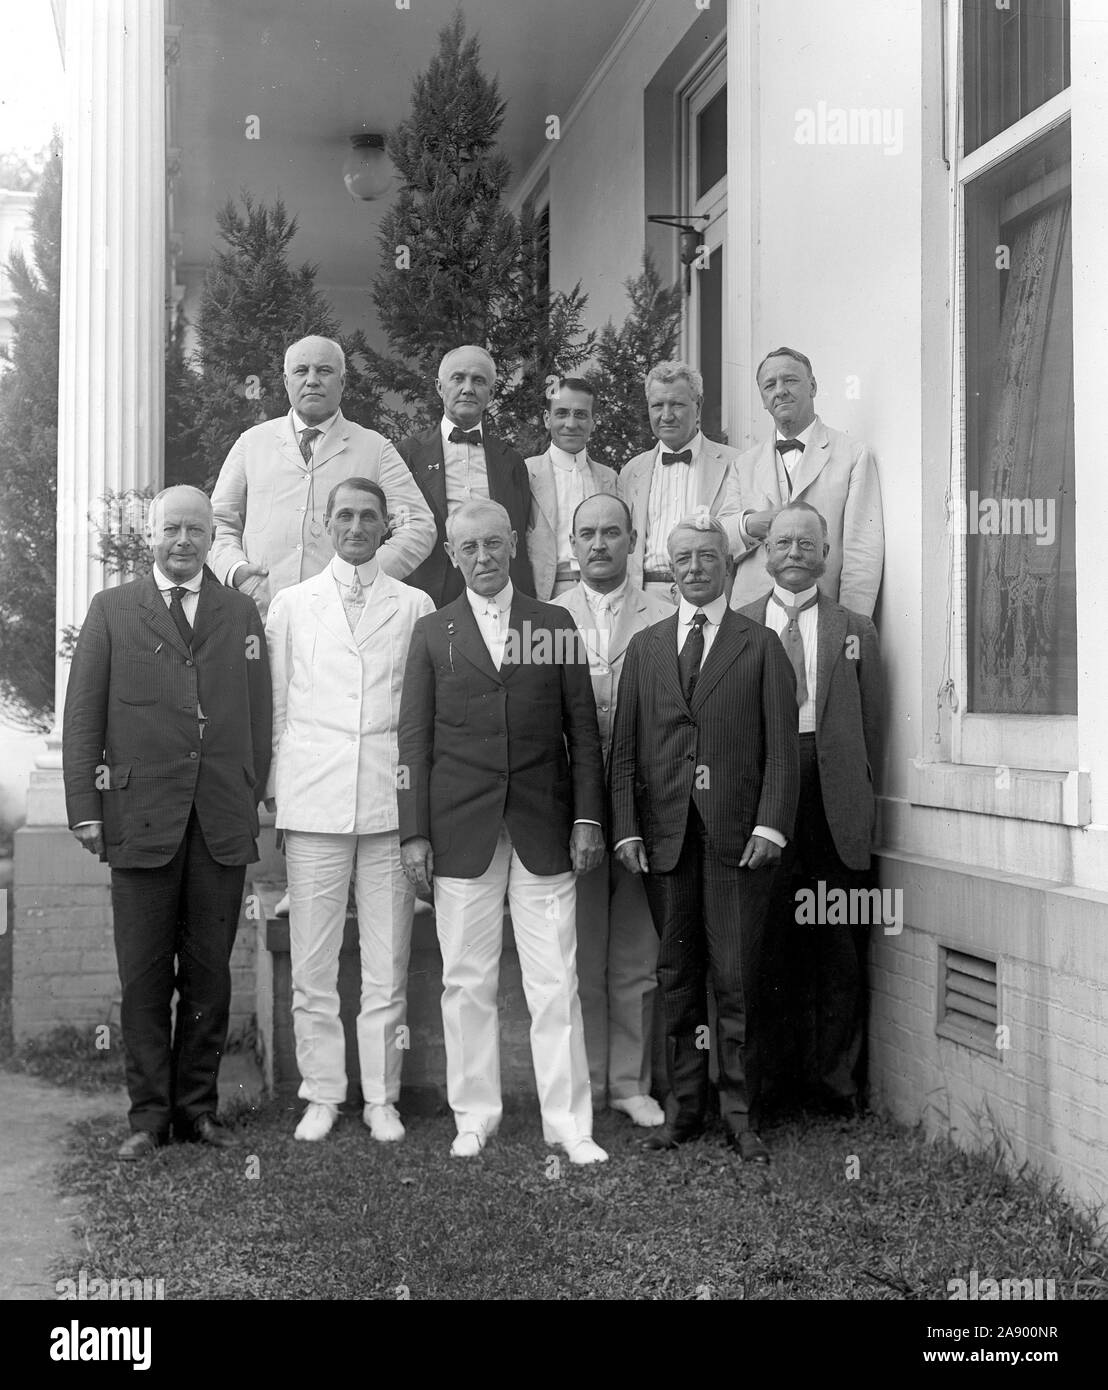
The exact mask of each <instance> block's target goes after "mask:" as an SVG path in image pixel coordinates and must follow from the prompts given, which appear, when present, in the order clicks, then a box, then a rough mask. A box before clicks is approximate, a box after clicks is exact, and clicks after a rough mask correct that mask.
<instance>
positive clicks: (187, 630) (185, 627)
mask: <svg viewBox="0 0 1108 1390" xmlns="http://www.w3.org/2000/svg"><path fill="white" fill-rule="evenodd" d="M188 592H189V591H188V589H184V588H182V587H181V585H180V584H178V585H177V586H176V587H175V588H172V589H170V591H169V616H170V617H171V618H172V619H173V621H174V623H175V624H176V626H177V631H178V632H179V633H180V634H181V637H182V639H183V640H184V643H185V646H186V647H188V648H189V649H190V650H191V649H192V628H191V627H190V626H189V620H188V619H187V618H186V617H185V605H184V604H183V603H182V602H181V600H182V599H183V598H184V596H185V595H186V594H187V593H188Z"/></svg>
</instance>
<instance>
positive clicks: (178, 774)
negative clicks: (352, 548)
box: [62, 568, 272, 1136]
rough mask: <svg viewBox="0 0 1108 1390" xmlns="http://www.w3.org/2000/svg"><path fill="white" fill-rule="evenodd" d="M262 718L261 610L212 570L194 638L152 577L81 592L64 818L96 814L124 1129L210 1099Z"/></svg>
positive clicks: (264, 751) (251, 837)
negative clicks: (108, 877) (106, 877)
mask: <svg viewBox="0 0 1108 1390" xmlns="http://www.w3.org/2000/svg"><path fill="white" fill-rule="evenodd" d="M198 709H202V710H203V712H204V715H205V718H206V721H207V722H206V724H205V726H204V730H203V737H201V731H200V724H199V720H198ZM271 719H272V696H271V691H270V680H269V659H268V655H267V652H266V645H265V633H264V631H263V629H262V625H261V619H260V618H259V617H258V610H257V608H256V607H255V605H254V603H253V601H252V600H251V599H249V598H247V597H246V595H245V594H240V593H238V592H236V591H235V590H232V589H225V588H224V587H223V585H221V584H220V583H219V581H218V580H217V579H216V577H215V575H214V574H212V572H211V570H209V569H207V568H205V570H204V579H203V583H202V585H201V588H200V593H199V597H198V600H197V606H196V613H195V621H194V623H193V640H192V645H191V650H190V648H189V647H188V646H186V644H185V641H184V639H183V638H182V636H181V635H180V633H179V632H178V631H177V628H176V627H175V625H174V623H173V619H172V617H171V616H170V613H169V610H168V608H167V607H166V603H165V600H164V599H163V598H162V597H161V595H160V594H159V593H158V589H157V585H156V584H155V582H154V579H153V578H152V577H151V576H147V577H146V578H143V579H136V580H134V581H133V582H131V583H129V584H124V585H122V586H121V587H120V588H115V589H106V590H104V592H103V593H99V594H97V595H96V596H95V597H94V598H93V600H92V604H91V606H90V608H89V612H88V616H87V617H86V619H85V622H84V624H83V626H82V628H81V635H80V637H79V638H78V641H77V649H76V651H75V653H74V656H73V666H72V670H71V672H70V677H69V685H68V688H67V692H66V701H65V717H64V720H63V724H62V761H63V768H64V777H65V792H66V808H67V812H68V816H69V823H70V825H77V824H80V823H81V822H82V821H93V820H99V821H102V822H103V827H104V842H105V847H106V852H107V859H108V862H109V864H110V865H111V869H112V910H113V918H114V928H115V944H116V956H117V959H118V962H119V977H120V983H121V985H122V987H123V1004H122V1011H121V1013H122V1019H121V1021H122V1026H123V1043H124V1048H125V1051H126V1055H127V1089H128V1092H129V1093H130V1097H131V1110H130V1123H131V1128H132V1129H133V1130H136V1131H137V1130H147V1131H150V1132H152V1133H155V1134H158V1135H163V1136H164V1135H165V1134H167V1132H168V1130H169V1128H170V1125H171V1123H175V1124H176V1126H177V1128H178V1130H179V1131H185V1130H187V1129H190V1128H191V1125H192V1124H193V1123H194V1122H195V1121H196V1120H197V1119H199V1118H200V1117H201V1116H204V1115H207V1114H211V1113H214V1111H215V1110H216V1106H217V1094H216V1076H217V1074H218V1070H219V1061H220V1056H221V1054H222V1050H223V1046H224V1043H225V1041H226V1037H227V1018H228V1012H229V1007H230V1000H231V976H230V968H229V962H230V957H231V948H232V946H233V944H234V939H235V929H236V926H237V924H238V913H239V907H240V904H241V901H242V885H243V878H244V875H245V872H246V865H247V864H248V863H250V862H252V861H253V860H255V859H257V857H258V855H257V848H256V846H255V836H256V835H257V833H258V808H257V803H258V799H259V797H260V796H261V794H262V789H263V787H264V785H265V779H266V776H267V775H268V771H269V759H270V740H271ZM175 962H176V963H175ZM174 988H176V989H177V990H178V991H179V994H180V998H179V1001H178V1006H177V1027H176V1036H175V1037H174V1038H173V1040H172V1049H171V1041H170V1002H171V1000H172V997H173V992H174Z"/></svg>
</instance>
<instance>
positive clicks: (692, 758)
mask: <svg viewBox="0 0 1108 1390" xmlns="http://www.w3.org/2000/svg"><path fill="white" fill-rule="evenodd" d="M685 760H686V762H690V763H695V762H696V758H695V756H694V755H693V754H692V753H686V754H685Z"/></svg>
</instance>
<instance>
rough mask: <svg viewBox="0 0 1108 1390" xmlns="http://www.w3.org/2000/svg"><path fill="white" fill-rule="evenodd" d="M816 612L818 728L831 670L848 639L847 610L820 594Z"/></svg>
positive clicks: (828, 688) (816, 711)
mask: <svg viewBox="0 0 1108 1390" xmlns="http://www.w3.org/2000/svg"><path fill="white" fill-rule="evenodd" d="M816 614H817V619H816V621H817V622H818V623H819V626H818V628H817V629H816V709H815V716H816V728H817V729H818V728H819V725H820V720H821V719H822V718H823V710H824V706H825V705H826V704H827V692H828V691H829V690H830V688H831V672H832V671H833V670H834V667H835V662H836V661H838V660H839V658H840V657H841V655H842V652H843V644H844V642H845V641H846V612H845V610H844V609H842V608H840V607H839V606H838V605H837V604H832V603H831V601H830V600H829V599H827V598H825V597H824V595H823V594H820V596H819V602H818V603H817V604H816Z"/></svg>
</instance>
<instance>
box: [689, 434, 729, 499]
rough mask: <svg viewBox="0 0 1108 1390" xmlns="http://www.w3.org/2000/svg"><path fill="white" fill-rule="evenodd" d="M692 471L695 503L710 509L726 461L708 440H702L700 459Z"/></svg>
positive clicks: (724, 472) (719, 486)
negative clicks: (694, 483) (694, 482)
mask: <svg viewBox="0 0 1108 1390" xmlns="http://www.w3.org/2000/svg"><path fill="white" fill-rule="evenodd" d="M693 473H694V475H695V476H696V494H697V496H696V501H697V505H698V506H700V507H707V508H708V509H709V510H711V506H712V503H713V502H714V501H715V499H716V494H717V493H718V492H719V490H720V488H721V487H722V486H723V479H724V476H725V474H726V473H727V463H726V460H724V459H723V458H721V457H720V455H719V454H718V453H717V452H716V450H715V447H714V445H712V444H711V443H710V442H709V441H708V440H704V443H703V445H702V447H701V450H700V459H699V461H698V463H697V465H696V468H695V469H694V470H693Z"/></svg>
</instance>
